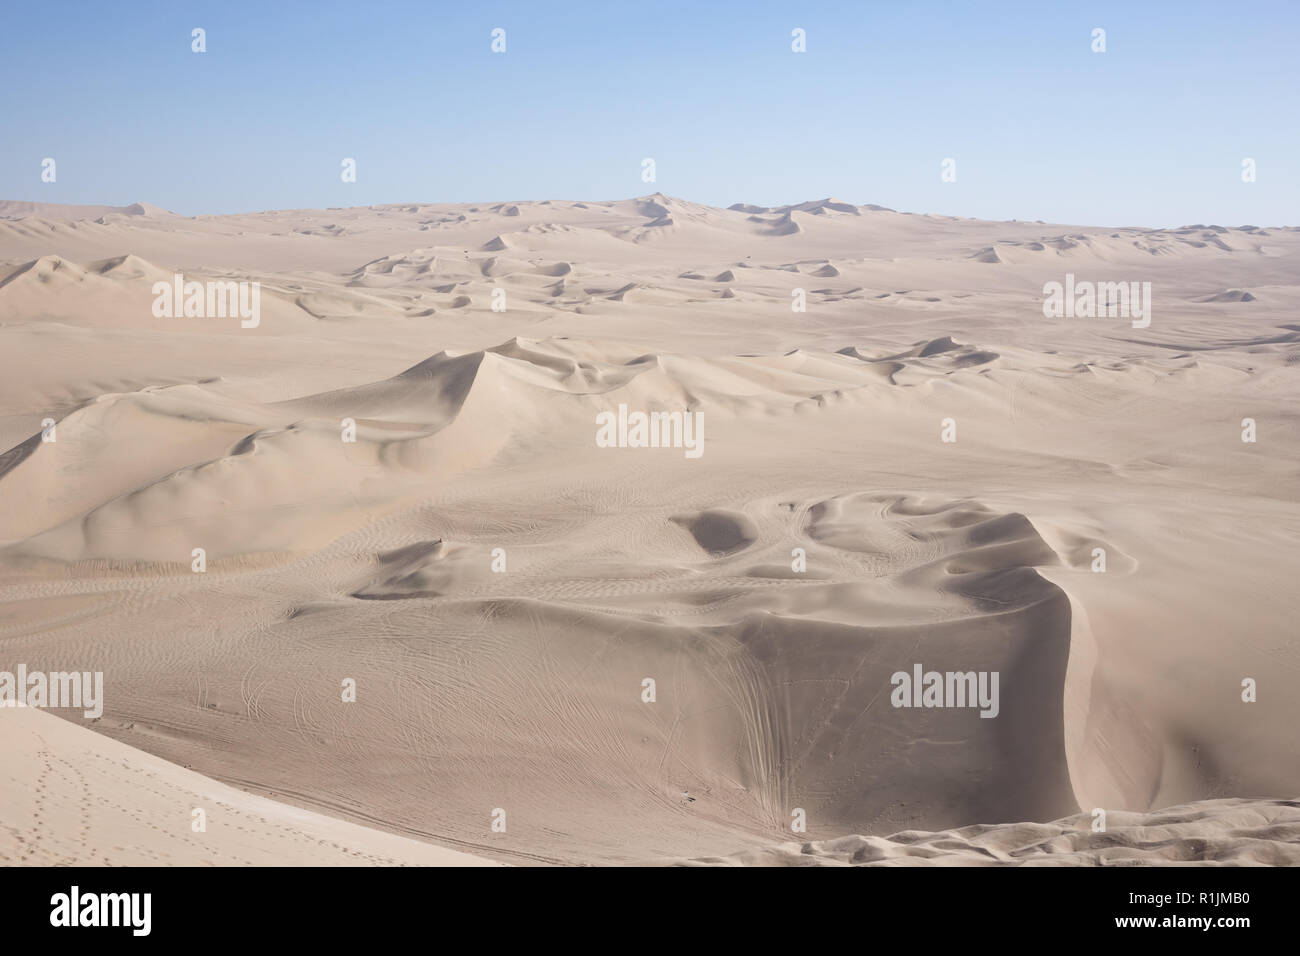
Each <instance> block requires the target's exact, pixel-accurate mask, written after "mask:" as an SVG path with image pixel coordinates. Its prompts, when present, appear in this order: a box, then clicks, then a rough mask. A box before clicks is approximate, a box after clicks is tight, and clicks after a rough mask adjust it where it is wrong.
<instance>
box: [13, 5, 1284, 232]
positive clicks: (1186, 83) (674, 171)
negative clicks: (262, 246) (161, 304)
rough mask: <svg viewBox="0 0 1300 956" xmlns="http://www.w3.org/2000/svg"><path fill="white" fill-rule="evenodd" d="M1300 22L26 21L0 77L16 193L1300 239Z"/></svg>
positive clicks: (1012, 13)
mask: <svg viewBox="0 0 1300 956" xmlns="http://www.w3.org/2000/svg"><path fill="white" fill-rule="evenodd" d="M51 23H57V24H58V29H57V30H55V29H52V28H51V26H50V25H51ZM249 23H255V24H256V27H257V28H256V29H255V30H249V29H248V26H247V25H248V24H249ZM1297 25H1300V12H1298V11H1297V9H1296V8H1295V7H1293V6H1291V5H1287V4H1283V3H1276V2H1270V3H1262V4H1257V5H1252V7H1251V8H1250V9H1249V10H1246V11H1243V10H1241V9H1236V8H1226V7H1224V8H1218V7H1216V6H1214V5H1211V4H1191V5H1187V4H1172V3H1153V4H1150V5H1147V6H1144V7H1143V8H1141V9H1129V8H1127V7H1126V6H1125V5H1123V4H1115V3H1101V4H1093V5H1088V6H1086V7H1061V8H1052V9H1039V8H1037V7H1035V6H1034V5H1032V4H1029V3H1022V2H1014V3H1004V4H999V5H997V6H995V7H991V8H961V9H953V10H941V11H937V12H935V13H934V14H932V15H929V16H927V17H925V18H916V17H912V16H911V15H910V14H909V13H908V12H907V11H906V10H866V9H861V8H858V7H857V6H855V5H851V4H832V5H828V6H826V7H819V8H808V7H786V6H784V5H777V4H769V5H763V6H760V7H757V8H755V7H753V6H750V5H746V6H738V5H735V4H730V3H721V4H718V5H715V6H710V7H709V8H708V9H704V10H699V9H694V8H692V7H690V6H689V5H683V4H664V5H660V6H657V7H654V8H651V9H642V8H636V9H607V8H604V7H601V6H599V5H589V4H574V5H566V6H565V7H563V8H545V7H537V6H535V5H526V4H501V5H495V6H493V7H492V8H491V9H490V10H486V11H478V10H470V11H467V10H461V9H449V8H446V7H427V6H423V5H419V4H414V3H407V2H400V3H392V4H388V5H385V6H383V7H380V8H362V7H355V6H353V5H351V4H344V3H323V4H320V5H318V6H317V7H315V8H313V10H312V12H311V14H310V16H305V15H303V14H301V13H299V12H296V11H294V10H292V9H280V8H266V7H261V6H258V7H253V6H251V5H249V4H245V3H233V4H229V5H216V4H206V3H200V4H195V5H188V6H186V7H185V8H183V9H176V8H172V7H169V6H168V5H165V4H148V3H146V4H141V5H139V6H138V7H136V8H135V15H134V16H133V17H132V18H130V19H129V20H126V19H123V18H120V17H119V16H118V15H117V13H116V11H114V10H111V9H108V8H104V9H98V8H95V7H92V6H89V5H82V4H77V3H56V4H53V5H52V6H50V5H47V6H43V7H41V8H40V9H39V10H38V9H35V8H17V9H15V10H13V11H11V13H10V23H9V27H10V29H8V30H7V31H6V37H5V39H3V40H0V50H3V51H4V54H5V55H4V56H3V57H0V77H3V79H4V80H5V81H7V82H6V83H5V86H6V87H7V88H8V89H10V90H26V91H30V93H25V94H23V95H17V94H11V96H10V98H9V100H8V102H7V104H6V114H7V119H8V123H7V124H6V125H7V127H8V130H9V136H8V143H7V146H8V148H7V149H5V150H4V151H2V152H0V194H3V195H7V196H12V197H14V198H15V199H17V200H22V201H30V202H57V203H66V204H92V203H96V204H97V203H107V204H112V205H126V204H129V203H132V202H139V201H147V202H150V203H154V204H157V205H159V206H162V207H164V208H167V209H169V210H172V211H174V212H177V213H179V214H181V215H187V216H189V215H220V214H226V213H234V212H248V211H254V210H266V209H315V208H330V207H346V206H370V205H380V204H388V203H400V202H414V201H422V202H423V201H426V200H423V199H417V198H416V197H434V198H432V199H430V200H427V201H431V202H448V203H459V202H489V201H490V202H500V201H540V200H543V199H558V198H561V197H564V198H572V199H574V200H578V201H609V199H608V197H620V196H639V195H645V194H649V193H653V192H656V191H662V192H663V193H665V194H666V195H671V196H678V197H682V198H685V199H688V200H689V201H692V202H699V203H702V204H706V205H711V206H717V207H723V208H725V207H726V206H728V205H731V204H732V203H735V202H746V203H752V204H755V205H764V206H779V205H789V204H795V203H800V202H804V201H807V200H810V199H817V198H821V197H824V196H828V195H831V196H839V197H843V198H845V199H847V200H848V201H850V202H866V203H875V204H878V205H882V206H887V207H889V208H892V209H897V210H900V211H909V212H913V213H919V214H925V213H930V214H935V215H952V216H960V217H963V218H978V219H989V220H997V221H1008V220H1012V219H1016V220H1021V221H1036V220H1040V219H1041V220H1043V221H1044V222H1055V223H1070V224H1078V225H1140V226H1147V227H1169V226H1173V225H1181V224H1185V223H1195V222H1216V223H1233V224H1238V223H1251V224H1259V225H1265V224H1276V223H1300V185H1298V184H1300V161H1298V160H1297V156H1300V134H1297V131H1296V129H1295V125H1294V124H1288V123H1279V122H1277V108H1278V105H1279V104H1280V103H1282V102H1284V101H1285V100H1286V98H1287V97H1288V95H1289V94H1291V93H1292V92H1293V91H1294V90H1295V89H1297V88H1300V68H1298V67H1297V65H1296V63H1295V59H1294V57H1293V56H1292V55H1291V50H1292V48H1293V47H1294V41H1295V38H1296V35H1297V32H1298V31H1297V30H1296V27H1297ZM196 28H198V29H202V30H204V31H205V32H204V35H203V38H204V43H203V46H204V52H202V53H196V52H194V51H193V49H192V47H193V45H194V41H193V40H192V31H193V30H194V29H196ZM498 28H499V29H501V30H504V31H505V34H504V37H502V41H503V43H504V52H500V53H494V52H493V50H492V44H493V31H494V30H496V29H498ZM1096 29H1102V30H1105V31H1106V32H1105V51H1104V52H1094V49H1093V47H1094V46H1095V45H1096V43H1095V41H1094V38H1093V31H1094V30H1096ZM795 30H802V31H803V45H804V47H805V51H804V52H801V53H796V52H794V50H793V49H792V45H793V44H794V42H795V41H794V40H793V39H792V34H793V33H794V31H795ZM105 56H111V57H112V58H113V60H114V65H113V69H112V70H110V71H107V72H106V71H105V70H104V69H103V68H102V66H103V63H104V58H105ZM46 159H53V160H55V162H56V165H57V177H56V179H55V181H54V182H43V181H42V170H43V166H42V164H43V162H44V161H45V160H46ZM345 159H353V160H355V162H356V181H355V182H347V183H345V182H343V181H342V180H341V174H340V168H341V164H342V162H343V160H345ZM645 159H653V160H655V174H656V178H655V180H654V181H653V182H649V181H643V179H642V162H643V160H645ZM945 160H953V161H954V163H953V166H952V172H953V173H955V180H953V181H944V180H943V179H942V178H941V172H942V168H941V167H942V164H943V163H944V161H945ZM1246 160H1252V161H1253V162H1254V164H1255V170H1256V178H1255V181H1253V182H1243V179H1242V164H1243V162H1244V161H1246Z"/></svg>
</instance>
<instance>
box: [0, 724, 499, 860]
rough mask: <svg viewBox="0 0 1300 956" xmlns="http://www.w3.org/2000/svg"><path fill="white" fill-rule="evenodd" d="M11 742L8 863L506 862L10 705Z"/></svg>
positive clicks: (2, 821) (1, 773) (1, 805)
mask: <svg viewBox="0 0 1300 956" xmlns="http://www.w3.org/2000/svg"><path fill="white" fill-rule="evenodd" d="M0 735H3V740H4V757H5V759H4V764H3V766H2V767H0V831H2V832H3V836H2V837H0V865H3V866H61V865H67V864H74V865H80V866H282V865H288V864H294V865H298V866H494V865H495V864H494V863H493V862H492V861H490V860H485V859H483V858H482V857H477V856H471V855H470V854H468V853H459V852H457V851H456V850H450V849H443V848H442V847H437V846H431V845H430V844H428V843H422V842H421V841H419V840H412V839H409V838H407V837H400V836H394V835H393V834H391V833H385V832H383V831H382V830H376V829H373V828H370V827H362V826H357V825H356V824H355V823H348V822H346V821H344V820H338V819H335V818H333V817H327V816H325V815H323V814H320V813H314V812H312V811H311V810H301V809H299V808H297V807H293V806H290V805H288V804H286V803H282V802H279V801H276V800H268V799H266V798H265V797H258V796H254V795H253V794H250V793H245V792H244V791H242V790H237V789H235V788H234V787H231V786H227V785H226V784H224V783H218V782H217V781H216V780H213V779H211V778H209V777H204V776H202V775H201V774H197V773H195V772H194V771H192V770H186V769H185V768H184V767H178V766H177V765H176V764H174V763H170V762H169V761H166V760H162V759H160V758H158V757H154V756H152V755H151V754H147V753H144V752H143V751H140V750H137V749H135V748H134V747H128V746H126V745H125V744H121V743H118V742H117V741H116V740H110V739H108V738H106V737H103V736H101V735H98V734H94V733H91V732H90V731H89V730H86V729H84V728H81V727H77V726H75V725H74V724H72V723H69V722H68V721H65V720H59V719H58V718H56V717H53V716H51V715H50V714H48V713H45V712H43V711H40V710H37V709H35V708H32V707H22V708H18V707H0ZM195 811H202V813H201V814H199V813H196V812H195Z"/></svg>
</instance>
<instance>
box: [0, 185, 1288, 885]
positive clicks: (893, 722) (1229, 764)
mask: <svg viewBox="0 0 1300 956" xmlns="http://www.w3.org/2000/svg"><path fill="white" fill-rule="evenodd" d="M1298 255H1300V230H1298V229H1296V228H1288V227H1274V226H1269V225H1267V224H1265V225H1263V226H1260V227H1257V226H1251V225H1232V226H1228V225H1219V224H1208V225H1206V224H1193V225H1187V226H1181V227H1176V228H1169V229H1164V230H1151V229H1144V228H1134V227H1122V226H1118V227H1107V228H1099V227H1083V226H1074V225H1060V224H1047V223H1042V222H986V221H976V220H966V219H956V218H951V217H945V216H937V215H919V214H908V213H901V212H895V211H892V210H888V209H884V208H882V207H880V206H874V205H862V204H854V203H849V202H845V201H841V200H837V199H826V200H819V201H813V202H807V203H801V204H799V205H796V206H785V207H760V206H747V205H737V206H733V207H731V208H729V209H718V208H713V207H708V206H703V205H699V204H695V203H691V202H687V201H684V200H681V199H676V198H671V197H667V196H664V195H660V194H656V195H652V196H647V197H642V198H639V199H631V200H624V201H616V202H574V201H559V200H556V201H550V202H545V201H543V202H522V201H521V202H499V203H483V204H479V205H470V204H456V205H446V204H428V203H408V204H401V205H391V206H377V207H366V208H348V209H330V210H291V211H277V212H263V213H250V214H246V215H229V216H199V217H193V218H186V217H182V216H178V215H175V214H172V213H169V212H167V211H166V210H162V209H158V208H157V207H154V206H150V205H149V204H147V203H137V204H134V205H132V206H127V207H109V206H104V207H89V206H78V207H58V206H50V205H43V204H33V203H0V449H5V451H3V453H2V454H0V502H2V503H3V508H2V509H0V671H3V670H9V671H13V670H14V669H15V668H16V667H17V666H18V665H20V664H23V665H26V667H27V668H29V669H31V670H43V671H60V670H77V671H90V672H95V671H102V672H103V674H104V682H105V701H104V712H103V714H102V716H100V717H98V718H85V717H83V716H82V715H81V714H80V713H79V712H76V711H70V710H57V711H52V712H51V713H49V714H45V713H37V712H34V711H33V710H32V709H31V708H3V709H0V727H3V733H0V764H2V765H3V767H4V772H3V774H0V782H2V783H3V786H0V860H3V861H4V862H86V863H130V862H143V861H167V862H178V863H181V862H184V863H191V862H211V863H217V864H226V863H268V862H284V863H292V862H309V863H328V862H350V863H356V862H406V863H435V864H436V863H446V864H456V863H461V862H486V861H497V862H505V863H514V864H525V865H535V864H548V863H549V864H574V863H619V864H627V863H652V862H653V863H662V862H665V861H697V862H698V861H703V862H709V863H718V864H721V863H728V864H730V863H772V864H778V865H787V864H790V863H798V864H802V863H806V862H810V861H813V862H821V863H863V862H865V863H873V862H882V861H883V862H889V863H915V862H924V861H929V862H941V863H971V864H984V863H1007V862H1042V861H1044V860H1046V859H1047V858H1048V857H1052V860H1051V861H1052V862H1071V863H1080V864H1088V863H1099V862H1106V859H1107V858H1108V857H1113V856H1116V855H1118V856H1122V857H1123V858H1125V859H1127V860H1132V861H1138V862H1161V861H1175V862H1188V861H1196V860H1198V859H1199V860H1203V861H1206V862H1239V863H1295V862H1296V861H1297V859H1296V852H1297V850H1296V848H1297V845H1298V843H1300V823H1297V817H1296V808H1295V803H1294V800H1295V798H1296V796H1297V795H1298V794H1300V742H1298V741H1297V738H1296V735H1295V733H1294V728H1295V727H1297V726H1300V694H1298V693H1297V692H1296V691H1297V688H1298V687H1300V638H1297V634H1296V629H1295V621H1296V620H1297V618H1298V617H1300V590H1297V588H1296V587H1295V580H1296V578H1297V572H1300V549H1298V548H1297V547H1296V541H1297V537H1298V536H1300V500H1298V496H1297V493H1296V491H1297V488H1298V487H1300V485H1298V484H1297V480H1298V479H1300V417H1298V416H1300V413H1298V412H1297V408H1298V407H1300V406H1298V405H1297V397H1300V380H1298V377H1297V369H1298V365H1297V362H1298V357H1300V318H1297V316H1300V308H1298V306H1300V267H1298V265H1297V262H1298V260H1297V256H1298ZM177 273H183V275H184V278H185V280H187V281H196V282H201V283H207V282H226V281H229V282H250V283H252V282H256V283H260V286H259V288H260V315H259V320H258V322H257V323H256V325H255V327H244V326H243V324H242V323H241V321H240V319H239V318H238V317H229V316H227V317H217V318H214V317H200V316H190V317H185V316H181V317H170V316H167V315H163V316H159V315H156V314H155V312H156V309H155V308H154V305H155V300H156V296H157V294H156V293H155V291H154V288H155V283H163V284H167V283H171V282H172V281H173V280H174V277H175V275H176V274H177ZM1067 276H1072V277H1074V278H1077V279H1078V280H1079V281H1090V282H1107V283H1109V282H1126V283H1127V282H1138V283H1142V282H1149V283H1151V298H1150V303H1149V304H1150V312H1149V315H1148V317H1147V318H1148V319H1149V322H1147V324H1145V325H1143V324H1141V323H1139V322H1137V321H1136V320H1135V321H1130V319H1129V318H1128V317H1125V316H1123V315H1119V316H1115V315H1100V316H1095V317H1048V316H1046V315H1045V314H1044V299H1045V294H1044V287H1045V284H1046V283H1050V282H1058V283H1064V282H1066V281H1067ZM801 302H802V304H804V305H805V309H804V310H803V311H795V307H796V306H797V305H798V304H800V303H801ZM494 306H496V309H495V310H494ZM620 406H623V407H624V408H625V409H626V410H631V411H633V412H636V411H640V412H646V413H650V412H656V411H657V412H679V413H683V414H685V413H692V414H693V413H700V414H701V415H702V417H703V423H704V424H703V432H702V445H701V447H702V454H700V455H699V456H698V457H691V456H689V455H687V454H686V453H684V450H683V448H681V447H658V448H642V447H601V445H599V444H598V443H597V440H596V436H597V424H596V423H597V416H599V415H601V414H602V413H611V414H613V415H617V414H618V413H619V409H620ZM1246 419H1249V420H1250V421H1251V425H1250V426H1249V431H1250V432H1251V434H1250V437H1252V438H1254V440H1253V441H1243V435H1244V434H1245V433H1246V431H1247V430H1248V427H1247V425H1246V424H1245V423H1244V420H1246ZM51 428H52V431H51ZM349 429H351V432H349ZM352 437H354V438H355V440H348V439H349V438H352ZM945 439H955V440H945ZM195 549H202V554H203V562H204V564H203V568H202V570H196V567H195V561H196V559H195V557H194V552H195ZM1099 552H1101V553H1102V554H1103V559H1104V570H1102V569H1099V568H1098V566H1097V565H1098V557H1097V555H1098V553H1099ZM801 564H802V566H800V565H801ZM918 664H919V665H922V666H923V667H924V668H925V669H926V670H930V669H934V670H938V671H941V672H950V671H960V672H966V671H979V672H985V673H987V672H996V673H998V674H999V675H1000V684H999V690H1000V701H999V706H998V712H997V714H996V717H995V718H994V719H984V718H982V717H981V716H980V714H979V712H978V711H976V710H974V709H971V708H961V707H949V708H936V709H927V708H900V707H896V706H893V705H892V704H891V692H892V690H893V687H892V686H891V675H892V674H894V673H896V672H899V671H902V672H911V670H912V668H913V667H914V666H915V665H918ZM647 680H652V681H653V682H654V683H653V688H654V699H653V700H647V699H645V698H644V695H645V693H646V691H645V688H646V686H647V685H646V683H645V682H646V681H647ZM345 682H355V693H356V699H355V701H345V700H343V699H342V698H343V696H344V694H343V693H341V688H343V685H344V683H345ZM1243 682H1246V684H1250V685H1252V686H1253V687H1254V696H1255V699H1253V700H1246V699H1243V694H1245V693H1247V692H1246V691H1245V690H1244V684H1243ZM54 715H57V717H56V716H54ZM57 718H62V720H61V721H60V720H58V719H57ZM74 724H80V725H82V726H73V725H74ZM86 794H90V795H92V798H93V801H94V804H95V805H96V806H97V809H95V810H93V811H92V810H88V809H86V806H87V804H86V803H85V799H84V798H85V795H86ZM200 797H201V798H204V799H207V800H210V801H212V802H213V803H214V804H218V805H220V806H221V807H222V808H223V810H224V811H225V812H227V813H228V814H229V815H230V819H231V820H232V821H233V820H239V821H240V823H239V824H238V825H233V824H231V825H221V826H218V825H216V824H215V823H213V824H212V825H210V826H209V828H208V831H207V832H206V833H204V834H195V833H193V832H192V831H191V828H190V813H191V809H192V805H193V804H194V801H195V800H196V799H198V798H200ZM1288 801H1291V802H1288ZM128 807H129V808H134V809H132V810H130V812H127V811H125V810H122V808H128ZM1161 808H1170V809H1163V810H1162V809H1161ZM1096 809H1104V810H1106V812H1107V814H1108V816H1109V820H1110V823H1109V825H1108V831H1107V832H1106V833H1101V834H1098V833H1094V832H1092V831H1091V829H1090V827H1091V821H1092V820H1093V811H1094V810H1096ZM119 811H120V812H119ZM1156 811H1158V812H1156ZM121 813H127V817H129V820H125V819H123V818H122V816H121ZM114 814H116V815H114ZM800 814H802V817H803V818H804V819H806V831H792V829H791V826H792V821H793V820H795V819H797V818H798V817H799V815H800ZM213 816H214V817H215V816H217V815H216V814H214V815H213ZM494 824H495V826H494ZM502 824H504V827H502ZM240 826H242V827H243V829H242V830H241V829H240ZM146 828H148V829H149V833H148V834H145V833H144V830H145V829H146ZM972 828H973V829H972ZM931 834H937V835H935V836H931ZM130 847H135V849H130ZM1198 848H1199V849H1198ZM1198 853H1199V854H1200V856H1199V857H1198V856H1197V854H1198ZM467 855H468V856H467ZM471 857H472V859H471ZM932 858H937V859H932Z"/></svg>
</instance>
